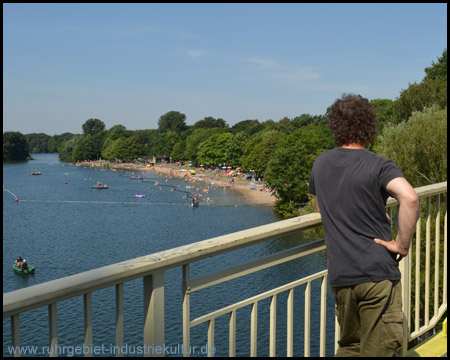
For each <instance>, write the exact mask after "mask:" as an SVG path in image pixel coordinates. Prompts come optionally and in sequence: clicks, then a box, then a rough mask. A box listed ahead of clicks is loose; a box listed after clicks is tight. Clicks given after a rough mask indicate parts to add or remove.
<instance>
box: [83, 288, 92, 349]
mask: <svg viewBox="0 0 450 360" xmlns="http://www.w3.org/2000/svg"><path fill="white" fill-rule="evenodd" d="M83 303H84V345H85V346H87V347H89V348H92V293H90V292H89V293H87V294H84V295H83ZM85 356H87V357H92V354H91V352H90V351H89V352H87V353H85Z"/></svg>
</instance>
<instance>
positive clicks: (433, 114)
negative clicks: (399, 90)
mask: <svg viewBox="0 0 450 360" xmlns="http://www.w3.org/2000/svg"><path fill="white" fill-rule="evenodd" d="M380 140H381V141H380V142H381V146H380V148H381V151H380V153H381V155H384V156H385V157H387V158H389V159H392V160H393V161H394V162H395V163H396V164H397V166H399V167H400V169H402V171H403V174H404V175H405V177H406V179H408V181H409V182H410V183H411V184H412V185H413V187H418V186H423V185H429V184H434V183H438V182H442V181H446V180H447V109H444V110H441V109H440V108H439V106H437V105H433V106H432V107H431V108H426V109H424V111H422V112H414V113H413V114H412V116H411V117H410V119H409V120H408V121H405V122H401V123H400V124H390V125H387V126H386V127H385V128H384V131H383V134H382V138H381V139H380Z"/></svg>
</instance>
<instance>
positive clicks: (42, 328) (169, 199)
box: [3, 154, 334, 356]
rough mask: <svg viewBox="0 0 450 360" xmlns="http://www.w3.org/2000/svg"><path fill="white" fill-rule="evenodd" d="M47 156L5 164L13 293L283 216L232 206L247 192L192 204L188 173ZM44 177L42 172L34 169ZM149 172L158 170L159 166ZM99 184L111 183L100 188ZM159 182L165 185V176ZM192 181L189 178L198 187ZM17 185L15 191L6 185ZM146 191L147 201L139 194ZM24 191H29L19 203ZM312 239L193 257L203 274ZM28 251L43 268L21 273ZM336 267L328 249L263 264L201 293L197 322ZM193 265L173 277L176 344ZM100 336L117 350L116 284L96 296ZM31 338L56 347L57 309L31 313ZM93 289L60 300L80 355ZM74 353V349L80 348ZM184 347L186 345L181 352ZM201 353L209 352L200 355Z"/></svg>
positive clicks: (168, 285) (131, 298)
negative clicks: (173, 176) (52, 332)
mask: <svg viewBox="0 0 450 360" xmlns="http://www.w3.org/2000/svg"><path fill="white" fill-rule="evenodd" d="M33 157H34V158H35V160H33V161H28V162H24V163H13V164H4V165H3V186H4V191H3V292H9V291H13V290H16V289H20V288H23V287H28V286H31V285H36V284H40V283H44V282H47V281H50V280H54V279H58V278H61V277H64V276H68V275H72V274H77V273H80V272H83V271H87V270H91V269H95V268H98V267H102V266H106V265H110V264H114V263H117V262H120V261H123V260H128V259H132V258H135V257H140V256H144V255H147V254H151V253H154V252H158V251H162V250H166V249H170V248H173V247H177V246H181V245H186V244H189V243H193V242H197V241H201V240H205V239H208V238H212V237H216V236H220V235H223V234H227V233H232V232H235V231H239V230H244V229H248V228H251V227H255V226H259V225H264V224H268V223H272V222H275V221H279V219H278V218H277V217H276V216H275V214H274V213H273V210H272V209H271V208H270V207H265V206H220V205H227V204H242V203H244V202H243V200H242V197H240V196H239V195H238V194H235V193H233V192H232V191H230V190H229V189H228V190H227V191H226V192H224V190H223V189H214V190H213V191H211V192H210V193H209V194H208V195H209V196H210V197H211V198H212V199H213V198H216V197H217V200H218V204H219V206H204V205H203V204H202V205H201V206H200V207H199V208H196V209H193V208H192V207H190V206H189V203H190V201H189V198H184V197H183V196H186V195H187V196H189V192H190V191H193V190H192V189H187V188H186V184H185V183H184V181H182V180H168V181H167V182H166V181H165V180H164V178H160V179H155V178H154V179H148V180H147V181H145V182H142V181H139V180H133V179H130V176H131V173H129V172H128V173H127V172H120V171H111V170H99V169H89V168H83V167H76V166H74V165H68V164H63V163H61V162H59V161H58V158H57V156H56V155H55V154H34V155H33ZM36 169H37V170H39V171H41V173H42V175H40V176H31V175H30V172H31V171H33V170H36ZM146 174H147V175H146V176H148V177H155V174H154V173H152V172H149V173H146ZM97 181H102V182H103V183H106V184H108V185H109V189H108V190H95V189H92V187H93V186H95V184H96V183H97ZM156 181H158V182H159V185H163V186H157V185H155V182H156ZM188 185H189V184H188ZM6 190H8V191H6ZM135 194H145V198H135V197H134V195H135ZM15 197H17V198H18V199H19V201H18V202H16V201H14V200H15ZM309 241H311V240H310V239H305V238H302V237H300V236H291V237H286V238H283V239H278V240H273V241H270V242H266V243H263V244H258V245H255V246H252V247H249V248H245V249H240V250H238V251H235V252H233V253H231V254H224V255H220V256H218V257H215V258H211V259H206V260H203V261H200V262H197V263H194V264H192V265H191V277H192V278H195V277H198V276H201V275H205V274H208V273H211V272H215V271H218V270H220V269H223V268H226V267H229V266H233V265H237V264H240V263H244V262H246V261H248V260H251V259H257V258H260V257H262V256H268V255H270V254H273V253H277V252H280V251H282V250H285V249H288V248H290V247H293V246H296V245H299V244H303V243H307V242H309ZM19 255H21V256H22V257H24V258H25V259H27V261H28V262H29V263H30V264H31V265H33V266H35V267H36V273H35V274H34V275H30V276H20V275H18V274H16V273H14V271H13V270H12V263H13V262H14V259H16V258H17V256H19ZM325 268H326V259H325V256H324V255H323V254H315V255H312V256H308V257H306V258H303V259H299V260H297V261H294V262H291V263H289V264H284V265H280V266H277V267H274V268H271V269H268V270H265V271H261V272H258V273H256V274H252V275H249V276H246V277H244V278H242V279H237V280H234V281H230V282H227V283H224V284H220V285H217V286H214V287H212V288H209V289H206V290H202V291H200V292H198V293H194V294H192V295H191V319H194V318H196V317H198V316H201V315H203V314H205V313H207V312H209V311H213V310H216V309H219V308H221V307H223V306H226V305H230V304H232V303H234V302H236V301H239V300H242V299H245V298H247V297H250V296H253V295H256V294H258V293H261V292H264V291H267V290H270V289H272V288H274V287H277V286H280V285H282V284H285V283H288V282H290V281H293V280H295V279H298V278H299V277H302V276H306V275H309V274H312V273H315V272H317V271H320V270H323V269H325ZM181 275H182V271H181V268H177V269H171V270H168V271H166V274H165V302H166V309H165V326H166V333H165V341H166V345H169V346H171V347H172V349H175V348H176V347H177V346H178V344H182V342H183V339H182V328H181V324H182V318H181V314H182V313H181V310H182V294H181ZM124 290H125V299H124V301H125V315H124V316H125V321H124V323H125V325H124V343H125V344H127V346H128V349H129V350H128V351H129V356H133V355H135V356H137V355H138V354H133V351H137V350H136V349H137V348H136V347H137V346H139V345H141V344H142V332H143V330H142V329H143V320H142V313H143V305H142V303H143V294H142V293H143V291H142V280H141V279H138V280H135V281H131V282H128V283H125V286H124ZM319 291H320V283H318V282H315V283H313V284H312V294H313V306H312V309H313V310H312V317H313V318H312V321H311V323H312V325H311V339H312V340H311V355H312V356H318V354H319V350H318V339H319V307H318V306H314V305H315V304H317V303H318V302H319V300H320V299H319V297H320V295H319ZM303 292H304V287H299V288H298V289H296V290H295V296H294V299H295V301H294V306H295V309H297V311H296V312H295V313H296V316H295V319H294V334H295V336H296V337H297V338H298V340H297V341H295V345H294V354H295V355H296V356H302V355H303V332H304V325H303V322H304V320H303V312H304V308H303V306H304V305H303V304H304V296H303ZM327 293H328V294H327V303H328V308H327V324H328V326H327V333H328V334H329V335H328V336H327V355H328V356H331V355H333V346H334V332H333V329H334V315H333V314H334V310H333V309H334V301H333V299H332V296H331V292H330V290H329V289H328V292H327ZM286 298H287V295H286V294H280V295H278V297H277V355H280V356H283V355H285V354H286ZM92 300H93V314H94V315H93V341H94V345H96V346H99V347H101V346H102V345H103V346H104V349H107V350H106V352H105V353H103V354H102V353H100V354H99V356H111V353H110V352H108V351H109V349H110V345H111V344H112V345H113V344H114V343H115V288H114V287H112V288H107V289H103V290H100V291H97V292H94V293H93V295H92ZM269 306H270V303H269V300H265V301H262V302H261V303H260V304H259V306H258V324H259V328H258V355H260V356H267V355H268V354H269V331H268V319H269ZM20 326H21V345H22V346H35V347H36V348H35V349H37V350H36V351H37V353H36V356H45V355H47V354H44V353H43V352H45V351H44V350H43V349H42V347H45V346H47V345H48V315H47V308H43V309H36V310H33V311H30V312H27V313H25V314H22V315H21V316H20ZM83 329H84V324H83V298H82V297H77V298H75V299H71V300H67V301H63V302H60V303H58V345H59V346H61V347H62V346H67V348H66V354H65V356H71V354H72V355H73V350H74V347H75V346H81V345H82V344H83V337H84V335H83V331H84V330H83ZM249 336H250V308H244V309H241V310H238V312H237V335H236V338H237V355H239V356H248V355H249V352H250V347H249ZM206 343H207V327H206V324H204V325H199V326H197V327H195V328H192V329H191V345H192V346H194V345H195V346H197V348H198V349H200V348H201V347H202V346H204V345H205V344H206ZM8 345H11V338H10V319H4V320H3V355H4V356H11V354H10V352H9V351H8ZM215 347H216V356H228V316H224V317H222V318H219V319H217V320H216V326H215ZM71 351H72V353H71ZM174 355H178V354H174ZM197 355H201V354H197Z"/></svg>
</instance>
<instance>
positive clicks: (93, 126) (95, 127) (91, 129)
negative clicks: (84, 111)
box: [82, 119, 105, 135]
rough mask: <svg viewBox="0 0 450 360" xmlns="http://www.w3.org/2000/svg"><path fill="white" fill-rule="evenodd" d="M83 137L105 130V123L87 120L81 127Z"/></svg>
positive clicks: (97, 120)
mask: <svg viewBox="0 0 450 360" xmlns="http://www.w3.org/2000/svg"><path fill="white" fill-rule="evenodd" d="M82 129H83V134H84V135H96V134H98V133H100V132H102V131H103V130H105V123H104V122H103V121H101V120H99V119H89V120H86V122H85V123H84V124H83V125H82Z"/></svg>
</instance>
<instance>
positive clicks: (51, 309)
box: [48, 303, 58, 357]
mask: <svg viewBox="0 0 450 360" xmlns="http://www.w3.org/2000/svg"><path fill="white" fill-rule="evenodd" d="M56 314H57V311H56V303H53V304H50V305H49V306H48V329H49V330H48V332H49V343H50V349H49V353H50V357H57V356H58V325H57V315H56Z"/></svg>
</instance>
